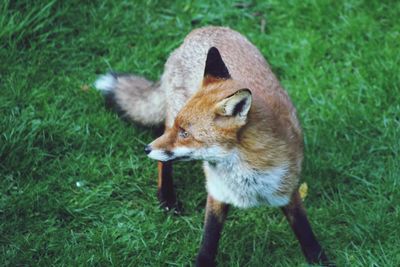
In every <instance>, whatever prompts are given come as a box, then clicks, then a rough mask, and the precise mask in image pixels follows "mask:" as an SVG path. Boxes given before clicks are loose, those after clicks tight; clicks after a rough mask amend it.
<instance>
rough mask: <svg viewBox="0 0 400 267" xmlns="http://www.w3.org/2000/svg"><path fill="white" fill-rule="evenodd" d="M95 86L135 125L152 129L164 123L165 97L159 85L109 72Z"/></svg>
mask: <svg viewBox="0 0 400 267" xmlns="http://www.w3.org/2000/svg"><path fill="white" fill-rule="evenodd" d="M94 86H95V87H96V89H97V90H99V91H101V92H102V93H103V95H104V96H105V97H106V100H107V101H108V102H109V103H110V102H112V104H113V105H114V106H115V107H116V108H117V109H118V111H120V113H121V114H122V115H123V116H127V117H128V118H129V119H131V120H133V121H134V122H138V123H141V124H143V125H148V126H151V125H159V124H161V123H162V122H164V121H165V113H166V112H165V109H166V105H165V96H164V92H163V91H162V90H161V89H160V84H159V83H152V82H150V81H148V80H146V79H145V78H142V77H138V76H135V75H128V74H115V73H108V74H105V75H102V76H100V77H99V78H98V79H97V80H96V82H95V83H94Z"/></svg>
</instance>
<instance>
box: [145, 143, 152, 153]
mask: <svg viewBox="0 0 400 267" xmlns="http://www.w3.org/2000/svg"><path fill="white" fill-rule="evenodd" d="M150 152H151V146H150V145H147V146H145V147H144V153H146V154H147V155H148V154H149V153H150Z"/></svg>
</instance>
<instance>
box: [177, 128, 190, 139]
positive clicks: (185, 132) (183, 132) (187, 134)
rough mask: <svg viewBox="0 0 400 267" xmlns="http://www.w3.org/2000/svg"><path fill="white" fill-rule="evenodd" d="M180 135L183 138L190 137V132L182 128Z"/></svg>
mask: <svg viewBox="0 0 400 267" xmlns="http://www.w3.org/2000/svg"><path fill="white" fill-rule="evenodd" d="M179 136H180V137H182V138H187V137H189V133H188V132H187V131H185V130H184V129H180V131H179Z"/></svg>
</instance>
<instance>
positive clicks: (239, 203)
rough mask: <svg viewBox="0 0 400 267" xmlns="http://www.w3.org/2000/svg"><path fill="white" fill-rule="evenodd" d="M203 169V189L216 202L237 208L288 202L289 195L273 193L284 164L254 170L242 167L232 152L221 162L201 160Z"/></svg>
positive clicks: (281, 177) (280, 182)
mask: <svg viewBox="0 0 400 267" xmlns="http://www.w3.org/2000/svg"><path fill="white" fill-rule="evenodd" d="M204 171H205V174H206V178H207V185H206V186H207V191H208V193H209V194H210V195H211V196H212V197H213V198H215V199H217V200H218V201H221V202H224V203H228V204H232V205H233V206H236V207H239V208H248V207H253V206H257V205H260V204H269V205H271V206H284V205H286V204H288V203H289V200H290V198H289V196H282V195H279V194H277V191H278V190H279V187H280V186H281V184H282V179H283V177H284V176H285V174H286V173H287V167H286V166H278V167H275V168H271V169H269V170H268V171H256V170H253V169H251V168H250V167H249V166H246V164H245V163H244V162H243V161H241V159H240V158H239V156H238V155H237V154H232V155H231V156H230V157H229V158H227V160H224V161H221V162H217V163H209V162H204Z"/></svg>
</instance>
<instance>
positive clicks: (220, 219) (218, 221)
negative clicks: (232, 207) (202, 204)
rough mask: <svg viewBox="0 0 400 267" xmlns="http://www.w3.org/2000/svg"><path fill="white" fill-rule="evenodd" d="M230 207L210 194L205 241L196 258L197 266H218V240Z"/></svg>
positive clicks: (205, 225)
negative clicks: (216, 261)
mask: <svg viewBox="0 0 400 267" xmlns="http://www.w3.org/2000/svg"><path fill="white" fill-rule="evenodd" d="M228 208H229V206H228V205H227V204H225V203H222V202H219V201H217V200H215V199H213V198H212V197H211V196H210V195H209V196H208V198H207V206H206V216H205V224H204V234H203V241H202V244H201V248H200V251H199V254H198V255H197V259H196V266H197V267H212V266H216V263H215V257H216V255H217V251H218V242H219V239H220V237H221V232H222V228H223V225H224V222H225V219H226V215H227V214H228Z"/></svg>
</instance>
